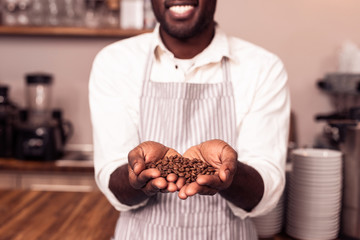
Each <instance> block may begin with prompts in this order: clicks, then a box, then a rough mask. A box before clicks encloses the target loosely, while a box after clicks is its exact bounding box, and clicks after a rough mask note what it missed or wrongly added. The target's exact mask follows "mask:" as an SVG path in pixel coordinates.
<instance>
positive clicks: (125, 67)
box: [89, 27, 290, 218]
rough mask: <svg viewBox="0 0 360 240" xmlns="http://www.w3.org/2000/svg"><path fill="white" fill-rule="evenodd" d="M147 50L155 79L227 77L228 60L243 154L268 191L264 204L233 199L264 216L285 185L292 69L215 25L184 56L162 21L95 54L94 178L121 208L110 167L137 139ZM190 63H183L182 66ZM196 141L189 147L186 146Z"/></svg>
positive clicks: (239, 213)
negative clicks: (210, 35) (166, 37)
mask: <svg viewBox="0 0 360 240" xmlns="http://www.w3.org/2000/svg"><path fill="white" fill-rule="evenodd" d="M149 53H150V54H152V55H153V57H154V59H155V60H154V63H153V67H152V72H151V77H150V78H151V80H152V81H159V82H172V81H173V82H191V83H214V82H216V81H222V80H223V77H222V74H223V73H222V69H221V59H222V58H223V57H224V56H226V57H228V58H229V59H230V71H231V76H230V78H231V81H232V84H233V88H234V97H235V107H236V110H235V111H236V131H237V139H236V146H233V147H234V149H235V150H236V151H237V153H238V160H239V161H241V162H243V163H246V164H248V165H250V166H252V167H253V168H254V169H256V170H257V171H258V172H259V174H260V175H261V177H262V179H263V181H264V184H265V191H264V195H263V198H262V200H261V201H260V203H259V204H258V205H257V206H256V207H255V208H254V209H253V210H252V211H251V212H245V211H244V210H243V209H240V208H238V207H236V206H235V205H233V204H231V203H230V202H228V204H229V207H230V208H231V209H232V211H233V213H234V214H235V215H237V216H239V217H241V218H245V217H248V216H250V217H254V216H258V215H262V214H265V213H267V212H268V211H270V210H271V209H272V208H273V207H275V205H276V203H277V201H278V200H279V198H280V196H281V194H282V192H283V189H284V185H285V163H286V152H287V141H288V128H289V116H290V98H289V92H288V87H287V74H286V71H285V69H284V66H283V64H282V62H281V61H280V60H279V58H278V57H277V56H275V55H274V54H272V53H269V52H268V51H266V50H264V49H262V48H260V47H258V46H255V45H253V44H251V43H248V42H246V41H243V40H241V39H238V38H235V37H230V36H227V35H226V34H225V33H223V32H222V31H221V29H219V27H217V28H216V34H215V37H214V39H213V40H212V42H211V44H210V45H209V46H208V47H207V48H206V49H205V50H204V51H203V52H202V53H200V54H199V55H197V56H196V57H195V58H193V59H191V60H188V61H185V62H184V63H182V61H181V60H179V59H175V57H174V55H173V54H172V53H171V52H170V51H169V50H167V48H166V47H165V46H164V44H163V43H162V41H161V38H160V35H159V28H158V27H156V29H155V30H154V32H153V33H146V34H142V35H139V36H136V37H133V38H128V39H125V40H121V41H118V42H115V43H113V44H111V45H109V46H107V47H105V48H104V49H103V50H101V51H100V52H99V53H98V55H97V56H96V58H95V60H94V63H93V67H92V71H91V76H90V83H89V98H90V109H91V118H92V124H93V142H94V164H95V179H96V182H97V184H98V186H99V188H100V190H101V191H102V192H103V193H104V194H105V195H106V197H107V198H108V199H109V201H110V202H111V204H112V205H113V206H114V207H115V208H116V209H118V210H119V211H126V210H129V209H133V208H136V207H139V206H142V205H144V204H146V201H145V202H144V203H142V204H139V205H137V206H132V207H130V206H126V205H124V204H121V203H120V202H119V201H118V200H117V199H116V197H115V196H114V195H113V194H112V192H111V191H110V190H109V188H108V184H109V179H110V174H111V173H112V172H113V171H114V170H115V169H117V168H118V167H120V166H122V165H124V164H127V155H128V153H129V151H131V150H132V149H133V148H134V147H136V146H137V145H138V144H139V143H140V142H139V141H140V140H139V132H138V129H139V104H140V94H141V91H142V84H143V81H144V73H145V68H146V63H147V60H148V56H149ZM183 66H186V70H184V67H183ZM189 147H191V146H189Z"/></svg>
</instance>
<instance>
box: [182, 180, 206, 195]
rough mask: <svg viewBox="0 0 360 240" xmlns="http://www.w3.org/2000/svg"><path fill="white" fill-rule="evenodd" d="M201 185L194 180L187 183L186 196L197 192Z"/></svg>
mask: <svg viewBox="0 0 360 240" xmlns="http://www.w3.org/2000/svg"><path fill="white" fill-rule="evenodd" d="M201 187H202V186H200V185H199V184H197V183H196V182H192V183H190V184H189V185H187V187H186V189H185V194H186V196H188V197H190V196H194V195H195V194H197V193H198V192H199V190H200V188H201Z"/></svg>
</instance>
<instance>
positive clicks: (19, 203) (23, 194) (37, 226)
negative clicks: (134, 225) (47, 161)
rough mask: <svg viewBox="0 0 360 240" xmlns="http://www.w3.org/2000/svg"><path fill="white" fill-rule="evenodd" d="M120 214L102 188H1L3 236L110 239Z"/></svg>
mask: <svg viewBox="0 0 360 240" xmlns="http://www.w3.org/2000/svg"><path fill="white" fill-rule="evenodd" d="M118 216H119V213H118V212H117V211H116V210H115V209H114V208H113V207H112V206H111V205H110V204H109V202H108V201H107V200H106V198H105V197H104V196H103V195H102V193H100V192H98V191H97V192H86V193H79V192H45V191H27V190H0V239H1V240H23V239H26V240H107V239H110V238H111V236H112V235H113V233H114V229H115V224H116V220H117V218H118ZM289 239H290V238H288V237H286V236H282V235H281V236H276V237H275V238H274V240H289Z"/></svg>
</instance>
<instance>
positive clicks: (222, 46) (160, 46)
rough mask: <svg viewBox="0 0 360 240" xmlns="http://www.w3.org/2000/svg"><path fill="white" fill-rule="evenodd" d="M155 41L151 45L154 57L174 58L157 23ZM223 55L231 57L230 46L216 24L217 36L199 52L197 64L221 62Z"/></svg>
mask: <svg viewBox="0 0 360 240" xmlns="http://www.w3.org/2000/svg"><path fill="white" fill-rule="evenodd" d="M152 34H153V39H154V41H153V43H152V45H151V52H152V53H153V54H154V59H155V60H157V61H158V60H159V59H160V57H161V56H162V55H164V54H165V55H168V56H170V57H171V58H172V59H173V58H174V54H173V53H172V52H170V51H169V50H168V49H167V48H166V46H165V45H164V43H163V41H162V39H161V37H160V25H159V24H157V25H156V27H155V29H154V31H153V33H152ZM223 57H227V58H230V59H231V54H230V47H229V42H228V37H227V35H226V34H225V33H224V32H223V31H222V30H221V29H220V28H219V27H218V25H216V28H215V36H214V38H213V40H212V41H211V43H210V45H209V46H208V47H207V48H205V49H204V51H202V52H201V53H199V54H198V55H197V56H195V57H194V58H196V65H198V66H199V65H205V64H209V63H212V62H220V61H221V60H222V58H223Z"/></svg>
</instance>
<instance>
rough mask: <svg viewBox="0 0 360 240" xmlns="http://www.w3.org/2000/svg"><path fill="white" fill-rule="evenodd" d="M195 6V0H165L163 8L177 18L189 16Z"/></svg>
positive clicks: (196, 3) (196, 2)
mask: <svg viewBox="0 0 360 240" xmlns="http://www.w3.org/2000/svg"><path fill="white" fill-rule="evenodd" d="M197 5H198V1H197V0H190V1H189V0H187V1H186V0H185V1H184V0H165V7H166V8H167V9H168V10H170V12H172V14H173V15H174V16H177V17H186V16H188V15H190V14H191V12H192V11H193V10H194V8H195V7H196V6H197Z"/></svg>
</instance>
